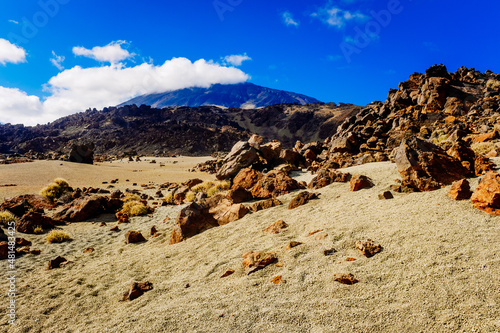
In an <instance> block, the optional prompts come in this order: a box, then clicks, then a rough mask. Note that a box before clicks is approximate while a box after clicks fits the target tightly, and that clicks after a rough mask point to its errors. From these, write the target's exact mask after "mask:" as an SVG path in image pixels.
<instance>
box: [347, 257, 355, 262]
mask: <svg viewBox="0 0 500 333" xmlns="http://www.w3.org/2000/svg"><path fill="white" fill-rule="evenodd" d="M355 260H356V258H353V257H347V258H345V261H355Z"/></svg>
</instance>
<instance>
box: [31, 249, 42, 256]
mask: <svg viewBox="0 0 500 333" xmlns="http://www.w3.org/2000/svg"><path fill="white" fill-rule="evenodd" d="M30 253H31V254H34V255H39V254H40V253H42V251H41V250H40V249H35V250H31V251H30Z"/></svg>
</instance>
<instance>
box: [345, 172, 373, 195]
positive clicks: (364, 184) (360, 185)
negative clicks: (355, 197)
mask: <svg viewBox="0 0 500 333" xmlns="http://www.w3.org/2000/svg"><path fill="white" fill-rule="evenodd" d="M350 185H351V191H354V192H355V191H359V190H362V189H364V188H370V187H373V183H372V181H371V179H370V178H368V177H366V176H363V175H354V176H352V178H351V182H350Z"/></svg>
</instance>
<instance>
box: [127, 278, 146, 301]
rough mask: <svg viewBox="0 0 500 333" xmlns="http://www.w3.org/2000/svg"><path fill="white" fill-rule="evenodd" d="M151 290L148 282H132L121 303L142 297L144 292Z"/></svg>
mask: <svg viewBox="0 0 500 333" xmlns="http://www.w3.org/2000/svg"><path fill="white" fill-rule="evenodd" d="M152 289H153V284H152V283H151V282H149V281H146V282H133V283H132V284H131V285H130V288H129V290H128V291H127V292H126V293H124V294H123V301H133V300H134V299H136V298H138V297H140V296H142V295H143V294H144V293H145V292H147V291H150V290H152Z"/></svg>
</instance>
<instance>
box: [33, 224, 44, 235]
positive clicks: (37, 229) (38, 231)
mask: <svg viewBox="0 0 500 333" xmlns="http://www.w3.org/2000/svg"><path fill="white" fill-rule="evenodd" d="M33 233H35V234H37V235H39V234H43V228H42V226H41V225H37V226H35V227H34V228H33Z"/></svg>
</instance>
